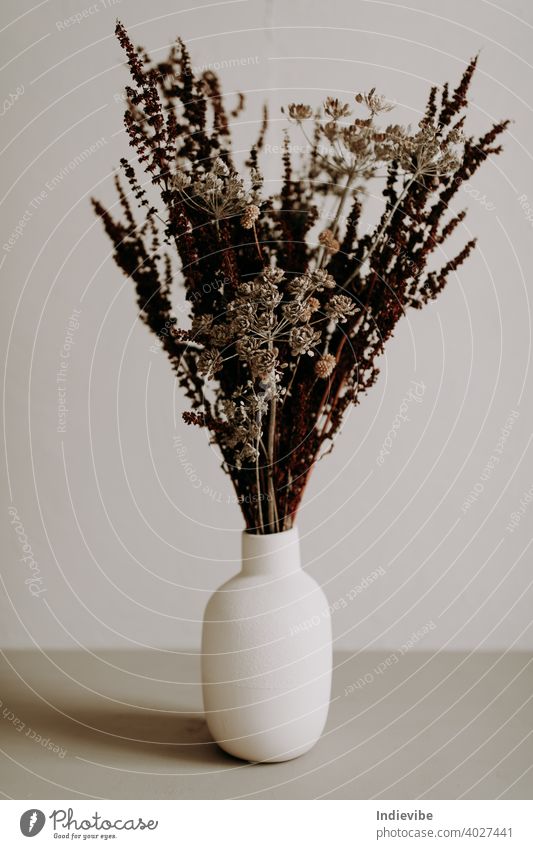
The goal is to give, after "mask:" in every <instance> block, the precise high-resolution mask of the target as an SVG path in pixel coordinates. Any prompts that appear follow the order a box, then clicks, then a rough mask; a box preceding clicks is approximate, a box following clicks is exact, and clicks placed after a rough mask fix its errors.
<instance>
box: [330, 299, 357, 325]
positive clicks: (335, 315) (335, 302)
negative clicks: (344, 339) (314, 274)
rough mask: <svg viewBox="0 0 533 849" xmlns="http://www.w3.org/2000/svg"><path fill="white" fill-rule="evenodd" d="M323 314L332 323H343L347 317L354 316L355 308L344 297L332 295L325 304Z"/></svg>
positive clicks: (350, 300)
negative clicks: (332, 321)
mask: <svg viewBox="0 0 533 849" xmlns="http://www.w3.org/2000/svg"><path fill="white" fill-rule="evenodd" d="M324 312H325V313H326V315H327V316H328V318H331V319H333V320H334V321H340V322H341V323H342V322H345V321H346V319H347V317H348V316H349V315H355V313H356V312H357V307H356V306H355V304H354V302H353V301H352V299H351V298H348V297H347V296H346V295H333V297H332V298H331V299H330V300H329V301H328V302H327V303H326V305H325V307H324Z"/></svg>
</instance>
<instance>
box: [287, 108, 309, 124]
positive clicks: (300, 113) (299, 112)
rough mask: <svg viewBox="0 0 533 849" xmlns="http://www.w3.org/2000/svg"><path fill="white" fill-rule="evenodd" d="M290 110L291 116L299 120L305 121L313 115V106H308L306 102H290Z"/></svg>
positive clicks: (294, 119)
mask: <svg viewBox="0 0 533 849" xmlns="http://www.w3.org/2000/svg"><path fill="white" fill-rule="evenodd" d="M288 112H289V118H291V119H292V120H293V121H297V122H300V121H305V120H306V119H307V118H311V117H312V115H313V110H312V109H311V107H310V106H306V105H305V104H304V103H290V104H289V106H288Z"/></svg>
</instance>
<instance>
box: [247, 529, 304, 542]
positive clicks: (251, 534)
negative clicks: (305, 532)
mask: <svg viewBox="0 0 533 849" xmlns="http://www.w3.org/2000/svg"><path fill="white" fill-rule="evenodd" d="M297 533H298V528H297V527H296V526H294V527H292V528H289V529H288V530H286V531H276V532H275V533H273V534H256V533H255V532H254V531H250V530H248V528H246V529H245V530H244V531H243V532H242V535H243V536H245V537H253V538H254V539H255V538H259V539H279V538H280V537H289V536H291V535H292V536H294V535H296V534H297Z"/></svg>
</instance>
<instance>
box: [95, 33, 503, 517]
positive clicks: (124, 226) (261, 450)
mask: <svg viewBox="0 0 533 849" xmlns="http://www.w3.org/2000/svg"><path fill="white" fill-rule="evenodd" d="M116 31H117V36H118V38H119V41H120V43H121V45H122V46H123V47H124V49H125V51H126V55H127V59H128V64H129V68H130V72H131V76H132V85H131V87H129V88H128V89H127V108H126V114H125V126H126V131H127V134H128V137H129V140H130V144H131V146H132V148H133V152H134V154H135V155H136V157H137V161H138V163H139V165H140V167H141V168H142V169H144V171H145V172H146V174H147V175H148V180H149V181H151V183H152V186H151V187H150V192H147V191H146V190H145V188H144V187H143V184H144V183H145V182H146V177H143V178H142V180H140V179H139V178H138V177H137V174H136V171H135V169H134V167H133V166H132V165H131V163H130V162H129V161H128V160H126V159H123V160H122V161H121V165H122V169H123V173H124V175H125V179H126V181H127V188H128V191H126V189H125V188H124V186H123V185H122V182H121V180H120V179H118V180H117V181H116V186H117V191H118V196H119V201H120V208H121V210H122V213H121V215H122V218H117V217H116V216H115V214H113V215H111V213H110V212H109V211H108V210H106V209H104V207H103V206H102V205H101V204H100V203H98V202H97V201H95V202H94V205H95V209H96V211H97V213H98V215H100V216H101V218H102V221H103V223H104V226H105V229H106V231H107V233H108V235H109V237H110V239H111V240H112V242H113V246H114V257H115V259H116V262H117V263H118V265H119V266H120V268H121V269H122V271H123V272H124V274H125V275H126V276H127V277H128V278H130V279H131V280H132V282H133V285H134V286H135V290H136V294H137V300H138V304H139V309H140V315H141V317H142V319H143V321H144V322H145V323H146V324H147V326H148V327H149V329H150V330H151V331H152V332H153V333H154V334H155V335H156V336H157V338H158V339H159V340H160V342H161V345H162V346H163V348H164V350H165V351H166V353H167V354H168V356H169V359H170V361H171V364H172V367H173V369H174V371H175V373H176V376H177V380H178V382H179V386H180V388H181V389H182V390H183V392H184V394H185V396H186V398H187V400H188V401H189V403H190V408H191V409H190V410H188V411H186V414H185V422H186V423H187V424H196V425H198V426H201V427H205V428H206V429H207V430H208V432H209V436H210V439H211V441H212V442H213V443H216V445H217V446H218V449H219V451H220V453H221V455H222V461H223V468H224V469H225V470H226V471H227V472H228V474H229V475H230V477H231V480H232V483H233V485H234V487H235V492H236V495H237V500H238V503H239V504H240V506H241V509H242V511H243V514H244V517H245V521H246V525H247V528H248V529H249V530H250V531H253V532H256V533H271V532H274V531H281V530H286V529H288V528H290V527H292V524H293V522H294V519H295V516H296V514H297V511H298V507H299V505H300V502H301V499H302V495H303V493H304V490H305V486H306V484H307V481H308V479H309V475H310V473H311V471H312V469H313V467H314V465H315V463H316V462H317V460H318V459H320V457H321V456H323V455H324V454H325V453H326V452H327V448H328V446H329V445H330V444H331V441H332V440H333V439H334V438H335V437H336V435H337V433H338V432H339V429H340V427H341V423H342V420H343V416H344V414H345V412H346V410H347V409H348V408H349V406H350V405H351V404H356V403H358V402H359V400H360V399H361V398H362V397H363V395H364V393H365V392H366V391H367V390H368V389H369V388H370V387H371V386H372V385H373V384H374V382H375V381H376V379H377V376H378V373H379V367H378V366H379V356H380V355H381V353H382V352H383V347H384V345H385V344H386V342H387V340H388V339H389V338H390V337H391V335H392V333H393V331H394V328H395V326H396V323H397V322H398V321H399V319H400V318H401V317H402V316H403V315H404V314H405V313H406V312H407V311H408V309H409V307H413V308H416V309H420V308H421V307H423V306H424V305H425V304H427V303H428V302H429V301H430V300H432V299H433V298H435V297H437V296H438V295H439V294H440V292H441V291H442V289H443V288H444V286H445V285H446V283H447V281H448V279H449V278H450V277H451V276H452V275H453V274H454V272H456V270H457V269H458V268H459V266H460V265H461V264H462V263H463V262H464V261H465V260H466V258H467V257H468V255H469V254H470V252H471V251H472V249H473V247H474V244H475V241H474V240H472V239H468V240H467V242H466V244H464V246H463V247H460V248H459V250H458V252H457V254H455V255H452V256H451V257H448V258H447V259H446V260H445V262H444V264H443V265H439V259H440V257H441V256H443V255H444V256H447V255H448V254H449V251H448V250H447V249H446V251H443V250H442V245H443V244H444V242H445V241H446V239H447V238H448V237H449V236H450V235H452V234H453V233H455V235H456V236H457V235H458V234H459V228H460V226H461V225H462V222H463V219H464V216H465V213H464V212H458V213H454V212H452V211H451V210H452V208H453V205H454V203H453V201H454V198H455V196H456V193H457V192H458V191H459V189H460V186H461V184H462V182H464V181H466V180H469V179H470V178H471V177H472V176H473V175H474V174H475V173H476V171H477V169H478V168H479V167H480V166H481V165H482V163H483V162H484V161H485V160H486V159H487V157H488V156H490V155H493V154H496V153H498V152H499V150H500V147H499V145H498V137H499V136H500V134H501V133H502V132H503V131H504V130H505V128H506V126H507V122H505V121H502V122H500V123H498V124H495V125H494V126H493V127H492V128H491V129H489V130H488V132H486V133H485V134H484V135H482V137H481V138H479V139H475V138H471V137H469V136H465V135H464V119H465V111H464V110H465V107H466V105H467V94H468V88H469V85H470V82H471V78H472V75H473V73H474V70H475V67H476V61H477V60H475V59H474V60H473V61H472V62H471V63H470V64H469V66H468V67H467V68H466V70H465V72H464V74H463V77H462V79H461V80H460V82H459V84H458V86H457V87H456V88H455V90H454V91H451V92H449V91H448V88H447V87H446V88H444V89H442V91H441V92H440V93H439V92H438V91H437V89H432V90H431V92H430V95H429V98H428V102H427V107H426V109H425V112H424V115H423V118H422V121H421V122H420V124H419V125H418V126H417V127H416V128H414V129H412V128H411V127H408V126H401V125H399V124H395V123H388V124H387V123H386V122H385V115H386V113H388V112H389V111H390V110H391V109H392V105H391V104H390V103H389V102H388V101H387V100H385V98H383V97H382V96H381V95H378V94H376V91H375V90H374V89H372V90H371V91H369V92H368V93H366V94H356V95H355V103H354V104H353V111H352V110H350V108H349V107H348V104H346V103H344V102H343V101H341V100H339V99H338V98H336V97H328V98H326V100H325V102H324V104H323V108H322V110H321V111H320V110H317V111H316V113H314V111H313V109H312V108H311V106H308V105H305V104H291V105H290V106H289V107H288V116H289V118H290V123H289V128H290V129H291V131H292V132H293V133H295V134H301V135H302V136H303V138H304V140H305V145H304V147H303V151H304V152H303V154H302V156H301V157H300V156H299V158H298V160H297V161H298V169H297V170H295V167H294V166H295V163H294V162H293V158H294V157H293V155H292V148H291V141H290V137H289V136H288V137H287V138H286V140H285V142H284V147H283V154H282V164H283V180H282V185H281V188H280V189H279V191H278V190H276V191H274V192H272V193H271V194H270V195H267V196H265V197H262V196H260V193H262V192H263V191H264V188H263V179H262V176H261V169H260V158H261V155H262V154H261V151H262V150H263V147H264V139H265V133H266V131H267V128H268V126H269V122H268V114H267V113H266V112H265V114H264V116H263V122H262V126H261V130H260V133H259V136H258V138H257V141H256V143H255V144H254V145H253V147H252V149H251V151H250V153H249V157H248V160H247V164H246V166H245V168H243V169H240V170H237V168H236V166H235V164H234V155H233V153H234V152H233V148H232V144H231V139H230V125H231V120H230V119H232V118H234V117H236V115H237V114H238V112H239V110H240V109H241V108H242V103H243V98H242V97H238V99H237V104H236V106H235V109H233V110H232V111H231V112H229V113H228V111H227V110H226V109H225V104H226V102H227V101H226V98H225V97H224V96H223V94H222V91H221V87H220V83H219V81H218V80H217V78H216V76H215V75H214V74H213V73H212V72H211V71H206V72H204V73H201V74H200V75H195V74H194V73H193V69H192V65H191V61H190V58H189V55H188V53H187V50H186V48H185V46H184V44H183V43H182V42H181V41H178V42H176V44H175V45H174V46H173V47H172V49H171V52H170V55H169V57H168V59H165V61H164V62H161V63H159V64H157V63H152V62H151V61H150V60H149V59H148V57H146V54H145V53H144V52H138V51H137V50H136V49H135V47H134V45H133V44H132V43H131V41H130V39H129V37H128V35H127V33H126V31H125V29H124V27H123V26H122V25H121V24H120V23H119V24H118V25H117V30H116ZM359 107H362V108H359ZM307 121H309V125H307V126H306V125H305V122H307ZM294 124H296V126H293V125H294ZM274 126H275V128H277V126H278V125H277V124H275V125H274ZM300 150H302V148H301V146H300ZM378 177H379V178H380V182H379V183H377V185H376V184H374V183H372V182H371V181H373V180H374V178H378ZM149 194H150V198H149ZM369 194H372V196H373V203H372V205H371V209H370V210H368V212H371V211H374V210H375V208H376V203H375V201H376V198H379V197H381V200H382V204H381V208H380V210H379V211H378V213H377V215H376V217H375V219H374V221H373V222H372V223H370V226H367V225H368V224H369V218H368V215H367V214H366V212H367V210H365V203H366V198H367V196H368V195H369ZM157 195H159V198H160V201H155V200H154V199H153V198H155V197H157ZM130 198H132V199H133V200H134V202H135V203H136V204H137V205H138V207H139V213H136V212H135V210H134V208H133V205H134V204H133V203H132V202H131V200H130ZM332 207H333V209H332ZM259 210H261V213H260V214H259ZM138 216H140V221H139V220H138ZM330 216H331V217H330ZM363 216H364V218H363V220H364V221H365V229H364V230H362V228H361V220H362V217H363ZM320 220H329V221H331V222H332V223H331V227H330V228H329V229H328V230H325V231H324V232H322V233H321V234H320V236H319V239H318V244H317V239H316V236H315V233H316V230H315V225H316V224H317V222H318V221H320ZM243 227H244V228H245V229H252V230H253V235H254V239H253V241H252V240H250V239H248V238H243ZM432 257H433V263H432V261H431V260H432ZM177 269H180V271H179V275H180V277H181V279H182V281H183V284H184V288H185V295H186V300H185V303H186V304H187V305H188V307H189V310H190V322H189V320H188V319H189V316H184V310H183V307H182V306H181V304H180V308H179V309H178V308H177V305H175V304H174V303H173V294H174V293H175V283H176V279H175V278H176V275H177V273H178V272H177ZM176 315H179V316H180V317H181V318H180V324H183V326H180V327H177V326H176Z"/></svg>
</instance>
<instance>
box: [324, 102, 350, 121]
mask: <svg viewBox="0 0 533 849" xmlns="http://www.w3.org/2000/svg"><path fill="white" fill-rule="evenodd" d="M324 112H325V113H326V115H329V117H330V118H333V120H334V121H337V120H339V119H340V118H346V117H347V116H348V115H349V114H350V107H349V106H348V104H347V103H341V101H340V100H338V98H336V97H327V98H326V100H325V101H324Z"/></svg>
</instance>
